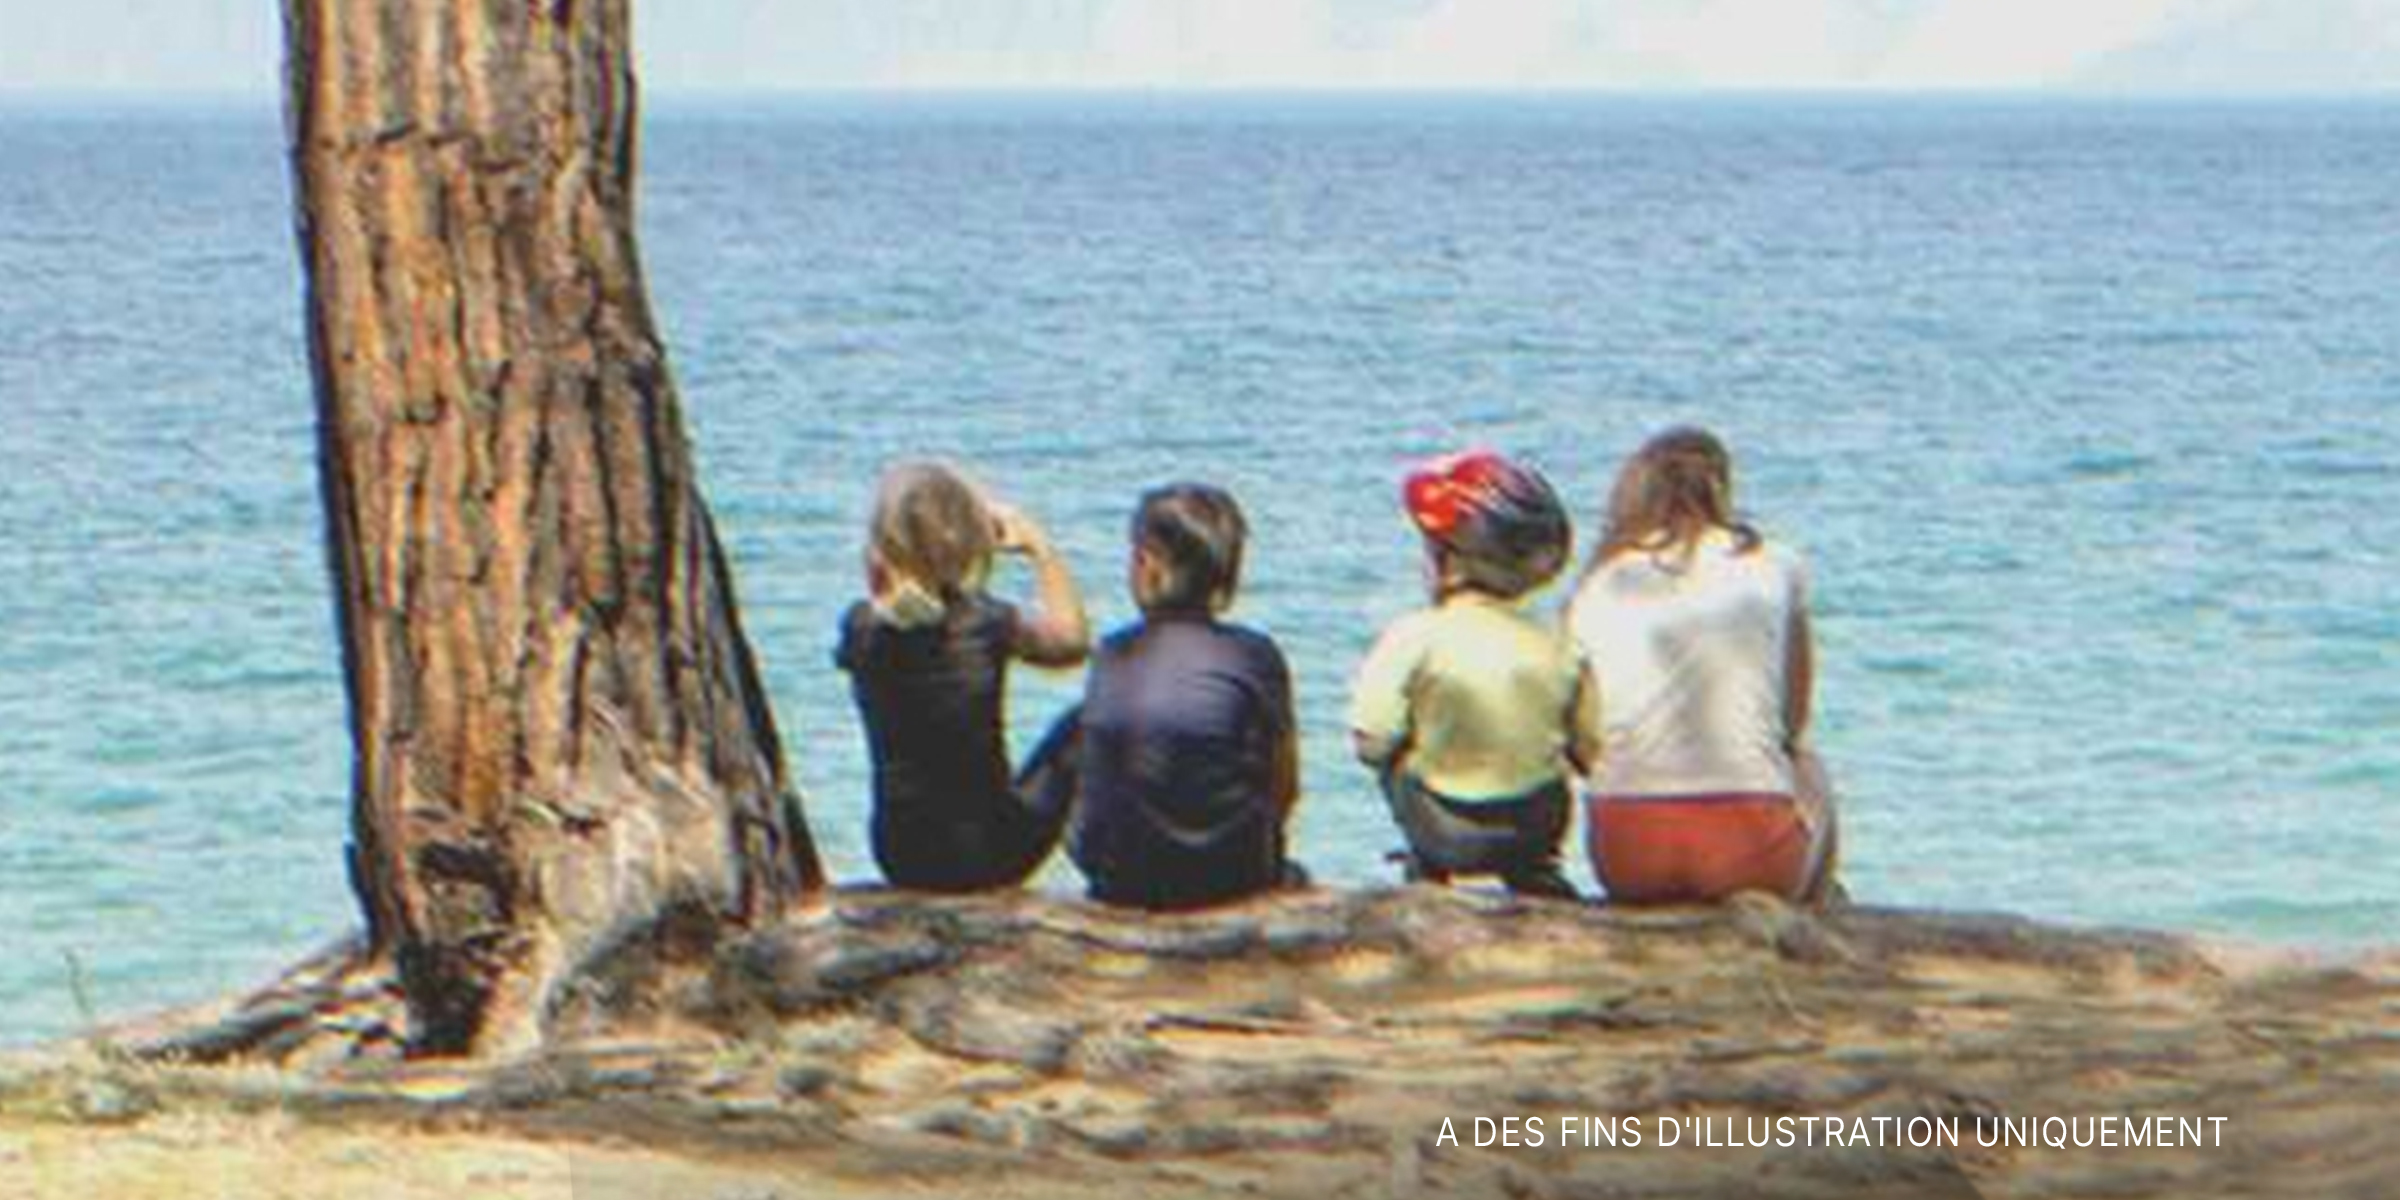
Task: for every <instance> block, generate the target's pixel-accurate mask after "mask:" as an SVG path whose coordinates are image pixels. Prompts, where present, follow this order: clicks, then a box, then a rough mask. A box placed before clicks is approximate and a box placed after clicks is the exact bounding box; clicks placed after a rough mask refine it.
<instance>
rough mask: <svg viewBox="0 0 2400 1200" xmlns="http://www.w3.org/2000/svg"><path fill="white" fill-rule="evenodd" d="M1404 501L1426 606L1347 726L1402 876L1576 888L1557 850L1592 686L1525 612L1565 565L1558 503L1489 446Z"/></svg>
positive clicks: (1443, 466) (1400, 632) (1396, 627)
mask: <svg viewBox="0 0 2400 1200" xmlns="http://www.w3.org/2000/svg"><path fill="white" fill-rule="evenodd" d="M1404 499H1405V502H1406V506H1407V509H1408V515H1409V517H1410V519H1411V521H1412V522H1413V523H1414V524H1415V525H1416V528H1417V530H1418V532H1419V533H1420V534H1421V535H1422V536H1423V538H1424V545H1425V554H1426V568H1427V576H1428V582H1429V584H1430V587H1431V591H1432V593H1433V601H1434V606H1433V607H1432V608H1429V609H1424V610H1421V611H1419V612H1415V613H1412V614H1410V615H1408V616H1406V617H1403V618H1401V619H1400V620H1399V621H1397V622H1395V623H1394V624H1393V625H1392V627H1391V628H1390V629H1389V630H1387V631H1385V633H1384V635H1383V637H1382V639H1381V640H1380V641H1379V642H1378V643H1377V644H1376V646H1375V649H1374V650H1373V652H1372V653H1370V654H1369V655H1368V657H1367V661H1366V663H1365V664H1364V665H1363V666H1361V667H1360V669H1359V672H1358V678H1357V682H1356V686H1355V688H1354V689H1353V694H1352V704H1351V714H1350V725H1351V730H1352V734H1353V738H1354V740H1355V743H1356V746H1357V750H1358V755H1359V757H1360V758H1361V759H1362V760H1364V761H1365V762H1366V763H1367V765H1368V766H1370V767H1372V768H1374V769H1375V771H1376V772H1377V773H1378V775H1379V776H1380V777H1381V780H1382V784H1383V790H1384V796H1385V798H1386V800H1387V801H1388V802H1389V803H1390V805H1391V809H1392V816H1393V818H1394V819H1395V820H1397V821H1398V823H1399V825H1400V829H1401V831H1402V832H1403V833H1404V834H1406V835H1407V838H1408V856H1407V863H1408V874H1409V878H1410V879H1412V880H1423V881H1432V882H1442V881H1446V880H1448V879H1449V878H1450V877H1452V876H1454V875H1496V876H1498V877H1499V878H1500V879H1501V881H1502V882H1504V883H1506V884H1507V885H1508V887H1509V889H1510V890H1511V891H1515V892H1519V893H1524V894H1531V895H1537V896H1548V897H1558V898H1569V899H1571V898H1573V897H1574V895H1575V889H1574V887H1573V885H1571V884H1569V883H1568V882H1567V880H1566V877H1565V876H1564V875H1563V874H1562V873H1561V872H1560V870H1559V845H1560V842H1561V841H1562V840H1563V839H1564V837H1565V835H1566V831H1567V824H1568V821H1569V819H1570V818H1571V816H1572V814H1573V811H1574V789H1573V786H1572V782H1571V781H1572V779H1573V778H1574V775H1575V772H1576V771H1577V770H1578V769H1579V768H1578V764H1579V763H1581V762H1583V761H1587V760H1588V756H1589V754H1590V751H1591V748H1592V746H1593V744H1594V737H1595V731H1596V730H1597V729H1598V727H1599V722H1598V719H1597V718H1598V714H1597V712H1595V711H1594V707H1595V705H1596V696H1597V692H1596V689H1594V688H1593V687H1592V686H1591V684H1590V681H1589V680H1588V679H1587V678H1586V675H1585V672H1584V670H1583V667H1582V665H1581V662H1580V660H1579V659H1578V658H1577V656H1576V653H1575V650H1574V648H1573V646H1572V644H1571V643H1570V642H1569V641H1568V640H1567V638H1565V637H1564V636H1563V635H1562V634H1561V633H1560V632H1559V631H1558V630H1557V629H1556V628H1554V627H1553V626H1552V624H1551V623H1550V622H1547V621H1542V620H1537V619H1536V618H1535V617H1533V616H1532V615H1530V614H1529V613H1527V612H1526V611H1525V607H1524V606H1525V601H1526V600H1527V598H1528V597H1530V596H1531V595H1532V594H1533V593H1534V592H1536V591H1539V590H1540V589H1541V588H1542V587H1543V586H1544V585H1546V584H1548V583H1549V582H1550V581H1551V580H1553V579H1555V578H1556V577H1557V576H1558V573H1559V570H1560V568H1562V567H1563V566H1564V565H1565V563H1566V560H1567V555H1568V552H1569V550H1570V548H1571V543H1572V541H1573V532H1572V530H1571V528H1570V526H1569V524H1568V521H1567V515H1566V511H1565V509H1564V508H1563V507H1562V506H1561V505H1560V504H1559V501H1558V496H1557V494H1556V493H1555V492H1553V491H1552V490H1551V488H1550V485H1549V483H1548V482H1547V481H1545V480H1544V479H1543V478H1542V477H1541V475H1540V474H1539V473H1537V472H1535V471H1533V470H1531V469H1530V468H1527V467H1524V466H1520V465H1518V464H1516V463H1514V462H1511V461H1509V460H1508V459H1506V458H1503V457H1501V456H1499V455H1496V454H1490V453H1471V454H1463V455H1456V456H1453V457H1450V458H1445V459H1441V460H1438V461H1436V462H1434V463H1431V464H1429V465H1427V466H1425V467H1424V468H1422V469H1420V470H1418V471H1416V472H1414V473H1412V474H1411V475H1410V476H1409V478H1408V481H1407V484H1406V487H1405V489H1404Z"/></svg>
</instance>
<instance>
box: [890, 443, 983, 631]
mask: <svg viewBox="0 0 2400 1200" xmlns="http://www.w3.org/2000/svg"><path fill="white" fill-rule="evenodd" d="M994 542H995V535H994V533H993V528H992V512H991V509H990V508H989V507H987V506H986V505H985V504H984V502H983V494H982V493H981V492H979V491H977V490H976V488H975V485H974V484H973V483H971V482H969V481H968V480H967V478H966V476H964V475H962V474H960V473H959V471H958V470H957V469H956V468H954V467H952V466H950V465H949V464H947V463H940V462H912V463H902V464H900V465H899V466H896V467H893V468H891V469H890V470H888V471H885V472H884V473H883V481H882V483H881V484H880V485H879V486H878V487H877V488H876V491H875V514H874V516H873V517H872V518H871V519H870V520H869V522H868V527H867V546H868V555H869V561H870V563H871V566H872V568H873V569H874V570H876V571H879V572H881V573H882V575H883V579H882V584H881V587H880V589H879V590H880V591H881V593H882V594H881V595H880V596H878V597H877V605H878V607H879V608H881V609H882V610H883V612H884V615H885V616H887V617H889V618H891V619H892V620H893V621H894V622H895V623H897V624H899V625H902V626H913V625H928V624H932V623H934V622H936V621H939V620H940V619H941V618H942V616H943V615H944V614H945V613H947V612H948V611H949V610H950V608H951V607H952V606H953V605H955V604H957V603H958V602H959V601H960V600H961V599H963V598H965V596H966V595H967V594H968V593H970V592H973V591H976V590H977V589H980V588H981V587H982V586H983V584H984V580H985V579H987V578H988V577H989V576H990V575H991V569H992V554H993V551H994Z"/></svg>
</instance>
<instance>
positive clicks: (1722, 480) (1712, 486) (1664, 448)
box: [1590, 426, 1765, 571]
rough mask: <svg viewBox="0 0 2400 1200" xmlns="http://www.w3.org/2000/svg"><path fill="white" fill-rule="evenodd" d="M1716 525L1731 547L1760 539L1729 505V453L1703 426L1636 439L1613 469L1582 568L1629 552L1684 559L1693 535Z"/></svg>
mask: <svg viewBox="0 0 2400 1200" xmlns="http://www.w3.org/2000/svg"><path fill="white" fill-rule="evenodd" d="M1718 529H1722V530H1725V531H1726V532H1727V533H1730V534H1732V535H1733V540H1734V552H1735V553H1737V554H1749V553H1751V552H1753V551H1755V550H1757V549H1758V548H1759V546H1760V545H1762V544H1763V543H1764V541H1765V539H1763V538H1761V537H1760V536H1759V533H1758V530H1756V529H1755V528H1752V527H1751V526H1750V524H1749V523H1748V522H1746V521H1744V520H1742V519H1741V517H1740V516H1739V515H1738V514H1737V513H1736V511H1735V509H1734V505H1733V456H1732V455H1731V454H1729V453H1727V452H1726V450H1725V443H1724V442H1722V441H1719V440H1718V439H1717V436H1716V435H1715V434H1713V433H1710V432H1708V431H1707V430H1705V429H1698V428H1694V427H1692V426H1678V427H1676V428H1674V429H1670V430H1667V431H1666V432H1665V433H1662V434H1659V435H1658V436H1656V437H1654V438H1651V439H1650V440H1649V441H1648V442H1647V443H1645V444H1643V446H1642V448H1641V449H1640V450H1638V451H1636V452H1635V453H1634V456H1633V457H1632V458H1629V459H1627V460H1626V461H1625V467H1624V469H1623V470H1621V471H1619V472H1618V473H1617V482H1616V486H1615V487H1614V488H1612V489H1610V491H1609V496H1608V523H1607V529H1606V532H1605V533H1604V534H1603V535H1602V537H1601V540H1600V547H1599V549H1598V550H1595V551H1594V552H1593V553H1592V564H1591V567H1590V569H1591V570H1593V571H1597V570H1599V569H1600V568H1601V567H1603V566H1606V565H1607V564H1608V563H1610V562H1612V561H1614V560H1616V559H1617V558H1618V557H1620V556H1622V555H1626V554H1635V553H1643V554H1652V555H1658V556H1662V557H1676V558H1683V559H1686V560H1688V559H1689V558H1690V556H1691V553H1692V551H1693V549H1694V548H1695V547H1697V546H1698V545H1699V544H1700V539H1701V538H1703V537H1705V536H1707V535H1708V534H1709V532H1710V531H1712V530H1718Z"/></svg>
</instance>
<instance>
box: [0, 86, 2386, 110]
mask: <svg viewBox="0 0 2400 1200" xmlns="http://www.w3.org/2000/svg"><path fill="white" fill-rule="evenodd" d="M282 99H283V95H282V90H281V89H280V88H249V87H245V88H219V87H191V88H185V87H164V88H126V87H108V86H100V87H53V86H32V87H27V86H20V85H13V84H7V83H0V106H6V105H16V104H28V105H84V106H92V107H106V106H109V105H124V106H127V107H143V106H150V105H157V104H177V103H180V104H207V105H216V106H244V107H247V106H265V105H277V104H280V103H281V102H282ZM642 99H643V100H644V101H645V102H649V103H665V104H683V103H727V102H741V101H752V102H762V101H763V102H777V101H786V102H789V101H798V102H808V101H820V102H821V101H843V102H899V103H907V102H912V101H942V100H984V101H1011V100H1119V101H1122V100H1147V101H1161V100H1165V101H1172V100H1241V99H1257V100H1330V101H1339V100H1418V99H1421V100H1445V99H1448V100H1545V99H1547V100H1652V101H1657V100H1668V101H1695V100H1764V99H1787V100H1864V101H1874V100H1899V101H1947V100H1969V101H1971V100H2016V101H2042V100H2053V101H2076V102H2086V103H2134V104H2144V103H2196V102H2227V103H2241V102H2293V101H2318V102H2339V101H2353V102H2377V101H2384V102H2388V101H2395V100H2400V84H2393V85H2389V86H2374V87H2349V88H2208V89H2201V88H2150V87H2098V86H2078V85H2060V84H2033V85H2016V86H1999V87H1994V86H1964V85H1961V86H1955V87H1952V86H1940V85H1935V86H1907V87H1902V86H1893V85H1883V84H1835V85H1815V86H1760V87H1724V86H1707V87H1678V86H1672V85H1666V86H1662V85H1656V84H1646V85H1622V86H1620V85H1610V84H1569V85H1548V84H1545V85H1526V86H1513V85H1501V86H1451V85H1407V84H1401V85H1377V86H1365V85H1352V84H1338V83H1337V84H1289V85H1284V84H1277V85H1250V84H1244V85H1211V84H1198V85H1193V84H1176V85H1140V84H1118V83H1107V84H1058V85H1042V86H1028V85H1019V84H994V85H983V84H926V85H918V84H898V85H894V84H875V85H857V86H853V85H825V86H820V85H811V84H798V85H790V86H784V85H767V86H758V87H724V88H719V87H684V86H678V85H674V84H656V83H645V84H643V85H642Z"/></svg>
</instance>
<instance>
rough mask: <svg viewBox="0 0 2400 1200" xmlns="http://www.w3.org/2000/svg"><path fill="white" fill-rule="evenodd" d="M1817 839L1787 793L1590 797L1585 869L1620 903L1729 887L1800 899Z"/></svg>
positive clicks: (1669, 899) (1696, 898)
mask: <svg viewBox="0 0 2400 1200" xmlns="http://www.w3.org/2000/svg"><path fill="white" fill-rule="evenodd" d="M1815 841H1816V839H1815V838H1814V837H1812V836H1811V835H1810V832H1809V828H1808V825H1807V823H1806V822H1805V821H1803V820H1801V818H1800V810H1799V807H1798V806H1797V805H1795V804H1794V803H1793V802H1792V800H1791V798H1790V797H1788V796H1758V795H1748V796H1676V797H1669V798H1647V797H1640V798H1623V797H1595V798H1594V799H1593V800H1592V804H1591V824H1590V838H1589V844H1590V849H1591V856H1592V871H1593V873H1594V874H1596V875H1598V876H1599V877H1600V885H1601V886H1602V887H1603V888H1605V889H1607V891H1608V898H1609V899H1610V900H1613V901H1616V902H1618V903H1623V904H1705V903H1712V902H1715V901H1718V900H1723V899H1725V898H1726V897H1728V896H1731V895H1733V894H1734V893H1736V892H1748V891H1757V892H1771V893H1773V894H1775V895H1778V896H1781V897H1783V898H1784V899H1786V900H1799V899H1801V898H1802V897H1804V896H1806V895H1807V894H1808V893H1809V892H1810V891H1811V890H1812V885H1813V883H1814V880H1813V879H1812V876H1813V875H1814V874H1815V872H1816V870H1817V862H1816V859H1817V854H1816V846H1815Z"/></svg>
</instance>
